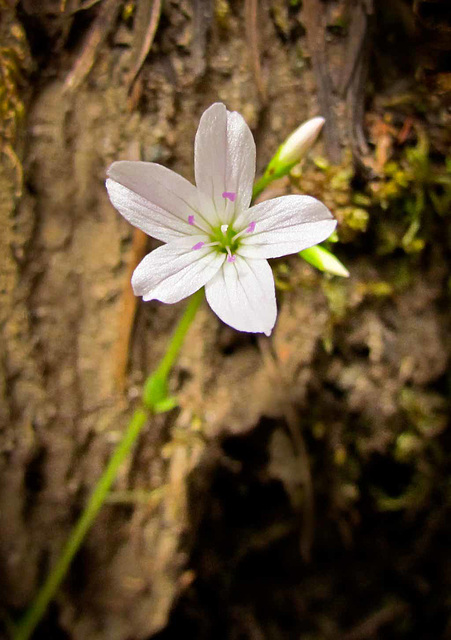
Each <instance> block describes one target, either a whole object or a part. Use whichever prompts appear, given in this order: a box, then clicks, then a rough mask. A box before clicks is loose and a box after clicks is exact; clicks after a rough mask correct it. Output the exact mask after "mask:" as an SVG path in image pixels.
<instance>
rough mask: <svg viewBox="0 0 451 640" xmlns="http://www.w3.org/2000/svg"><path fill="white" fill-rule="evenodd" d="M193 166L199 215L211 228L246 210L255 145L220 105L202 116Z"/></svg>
mask: <svg viewBox="0 0 451 640" xmlns="http://www.w3.org/2000/svg"><path fill="white" fill-rule="evenodd" d="M194 166H195V174H196V184H197V187H198V189H199V191H200V192H201V194H202V195H201V197H202V201H201V202H202V204H201V206H202V211H203V213H204V215H205V216H207V215H209V216H210V219H211V220H212V221H213V224H215V225H217V224H221V223H228V222H230V221H231V220H233V219H234V217H235V216H236V215H237V214H239V213H240V212H241V211H244V210H245V209H247V208H248V207H249V205H250V202H251V198H252V186H253V182H254V177H255V142H254V138H253V136H252V133H251V130H250V129H249V127H248V126H247V124H246V122H245V121H244V119H243V117H242V116H241V115H240V114H239V113H237V112H236V111H233V112H230V111H227V109H226V107H225V105H223V104H222V103H220V102H217V103H215V104H213V105H212V106H211V107H210V108H209V109H207V110H206V111H205V112H204V114H203V115H202V118H201V119H200V123H199V128H198V130H197V133H196V140H195V146H194ZM223 194H226V195H225V196H223Z"/></svg>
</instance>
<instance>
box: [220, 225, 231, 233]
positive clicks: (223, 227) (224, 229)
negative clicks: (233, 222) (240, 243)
mask: <svg viewBox="0 0 451 640" xmlns="http://www.w3.org/2000/svg"><path fill="white" fill-rule="evenodd" d="M228 228H229V225H228V224H222V225H221V231H222V233H223V234H224V235H225V234H226V233H227V230H228Z"/></svg>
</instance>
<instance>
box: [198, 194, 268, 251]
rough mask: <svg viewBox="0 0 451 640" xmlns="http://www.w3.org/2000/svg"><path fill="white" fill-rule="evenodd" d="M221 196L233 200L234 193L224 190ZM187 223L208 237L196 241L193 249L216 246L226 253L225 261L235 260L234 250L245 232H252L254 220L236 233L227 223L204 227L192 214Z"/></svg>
mask: <svg viewBox="0 0 451 640" xmlns="http://www.w3.org/2000/svg"><path fill="white" fill-rule="evenodd" d="M222 197H223V198H224V199H225V200H229V201H230V202H235V200H236V193H235V192H234V191H224V193H223V194H222ZM188 223H189V224H190V225H191V226H193V227H197V228H198V229H199V230H200V231H203V232H204V233H205V234H206V235H207V236H208V237H209V239H210V242H198V243H197V244H195V245H194V247H192V249H193V251H198V250H199V249H202V247H216V250H217V251H218V253H226V254H227V262H235V260H236V255H235V254H236V251H237V249H238V247H239V246H240V238H241V237H242V236H243V235H244V234H245V233H254V231H255V225H256V224H257V223H256V222H251V223H250V224H249V226H248V227H247V228H246V229H243V230H242V231H239V232H238V233H237V232H236V231H235V230H234V228H233V227H232V226H231V225H229V224H222V225H220V226H219V227H210V229H206V228H205V227H204V225H203V223H201V224H199V222H198V221H197V220H196V218H195V217H194V216H188Z"/></svg>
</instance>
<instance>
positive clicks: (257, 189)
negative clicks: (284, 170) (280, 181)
mask: <svg viewBox="0 0 451 640" xmlns="http://www.w3.org/2000/svg"><path fill="white" fill-rule="evenodd" d="M273 180H274V178H273V177H272V176H269V175H267V174H266V173H264V174H263V175H262V177H261V178H259V179H258V180H257V182H256V183H255V184H254V188H253V190H252V200H255V199H256V198H258V196H259V195H260V194H261V192H262V191H264V190H265V189H266V187H267V186H268V184H271V182H272V181H273Z"/></svg>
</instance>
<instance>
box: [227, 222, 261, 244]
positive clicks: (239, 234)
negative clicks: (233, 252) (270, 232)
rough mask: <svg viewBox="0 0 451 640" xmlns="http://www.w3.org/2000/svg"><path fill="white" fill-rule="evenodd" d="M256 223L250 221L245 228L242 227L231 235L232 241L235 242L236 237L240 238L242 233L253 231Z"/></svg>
mask: <svg viewBox="0 0 451 640" xmlns="http://www.w3.org/2000/svg"><path fill="white" fill-rule="evenodd" d="M256 225H257V223H256V222H251V223H250V224H249V226H248V227H247V229H243V231H240V232H239V233H237V234H236V235H234V236H233V238H232V242H235V240H236V239H237V238H241V236H242V235H243V233H254V231H255V227H256Z"/></svg>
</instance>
